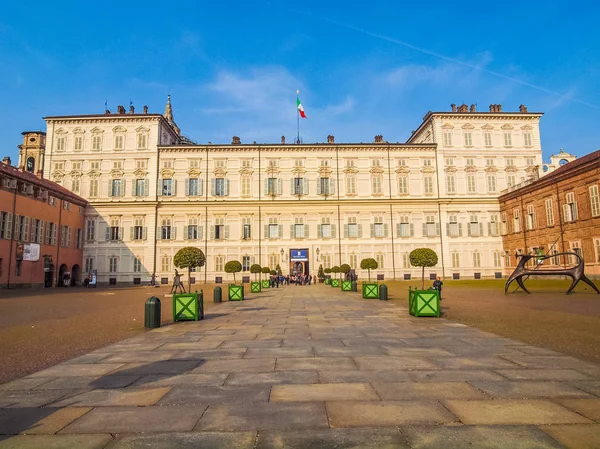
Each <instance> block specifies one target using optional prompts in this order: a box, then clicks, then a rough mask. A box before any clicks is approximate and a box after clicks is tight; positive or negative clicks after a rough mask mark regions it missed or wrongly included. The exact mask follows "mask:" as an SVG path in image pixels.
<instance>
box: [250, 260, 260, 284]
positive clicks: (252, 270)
mask: <svg viewBox="0 0 600 449" xmlns="http://www.w3.org/2000/svg"><path fill="white" fill-rule="evenodd" d="M261 272H262V267H261V266H260V265H259V264H257V263H255V264H254V265H252V266H251V267H250V273H252V274H254V280H255V281H256V275H257V274H260V273H261ZM259 281H260V279H259Z"/></svg>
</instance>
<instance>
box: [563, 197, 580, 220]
mask: <svg viewBox="0 0 600 449" xmlns="http://www.w3.org/2000/svg"><path fill="white" fill-rule="evenodd" d="M565 203H566V204H563V217H564V220H565V222H567V223H568V222H571V221H575V220H577V219H578V218H579V216H578V212H577V203H576V202H575V193H573V192H569V193H567V194H566V195H565Z"/></svg>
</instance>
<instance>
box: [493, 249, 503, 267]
mask: <svg viewBox="0 0 600 449" xmlns="http://www.w3.org/2000/svg"><path fill="white" fill-rule="evenodd" d="M501 266H502V252H501V251H494V267H497V268H499V267H501Z"/></svg>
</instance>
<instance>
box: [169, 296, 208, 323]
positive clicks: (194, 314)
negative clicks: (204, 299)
mask: <svg viewBox="0 0 600 449" xmlns="http://www.w3.org/2000/svg"><path fill="white" fill-rule="evenodd" d="M200 295H202V294H200ZM199 312H200V309H199V306H198V293H180V294H175V295H173V321H190V320H193V321H198V320H199V319H200V313H199ZM203 315H204V314H203Z"/></svg>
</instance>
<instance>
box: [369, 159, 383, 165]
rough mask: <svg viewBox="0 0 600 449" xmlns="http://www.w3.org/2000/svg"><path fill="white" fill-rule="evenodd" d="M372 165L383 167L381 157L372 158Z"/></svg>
mask: <svg viewBox="0 0 600 449" xmlns="http://www.w3.org/2000/svg"><path fill="white" fill-rule="evenodd" d="M371 167H381V159H371Z"/></svg>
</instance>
